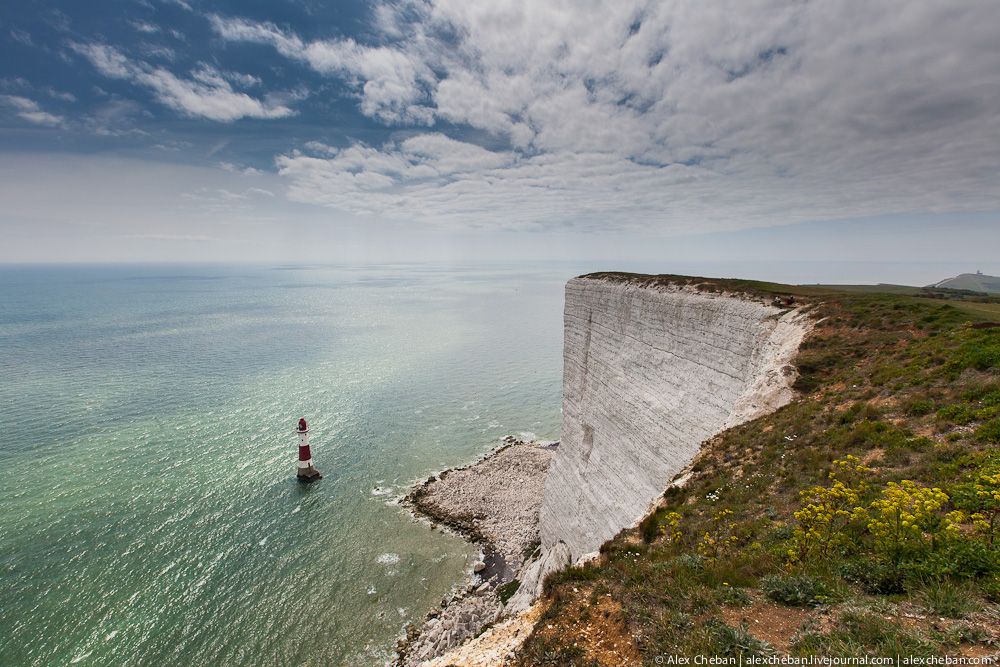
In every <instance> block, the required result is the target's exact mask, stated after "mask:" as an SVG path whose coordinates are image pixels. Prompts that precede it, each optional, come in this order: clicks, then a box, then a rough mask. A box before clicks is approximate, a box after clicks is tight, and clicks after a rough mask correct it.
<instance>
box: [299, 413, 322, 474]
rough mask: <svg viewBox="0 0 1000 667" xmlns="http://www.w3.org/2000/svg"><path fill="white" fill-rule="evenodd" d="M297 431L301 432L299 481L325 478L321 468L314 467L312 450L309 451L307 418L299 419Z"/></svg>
mask: <svg viewBox="0 0 1000 667" xmlns="http://www.w3.org/2000/svg"><path fill="white" fill-rule="evenodd" d="M295 432H296V433H298V434H299V470H298V477H299V481H300V482H315V481H316V480H317V479H323V475H321V474H319V470H316V468H314V467H313V458H312V452H311V451H309V424H307V423H306V420H305V418H302V419H300V420H299V427H298V428H297V429H296V430H295Z"/></svg>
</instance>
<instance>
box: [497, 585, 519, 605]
mask: <svg viewBox="0 0 1000 667" xmlns="http://www.w3.org/2000/svg"><path fill="white" fill-rule="evenodd" d="M520 587H521V582H520V581H518V580H517V579H512V580H511V581H508V582H507V583H506V584H503V585H502V586H497V597H498V598H500V602H502V603H503V604H507V601H508V600H510V599H511V598H512V597H514V593H517V589H519V588H520Z"/></svg>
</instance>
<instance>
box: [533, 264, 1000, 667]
mask: <svg viewBox="0 0 1000 667" xmlns="http://www.w3.org/2000/svg"><path fill="white" fill-rule="evenodd" d="M624 279H630V278H629V277H628V276H625V277H624ZM636 279H637V280H639V278H636ZM641 280H645V281H646V283H644V284H648V283H649V280H660V281H664V282H676V281H678V280H682V279H679V278H677V277H673V276H667V277H657V278H648V277H645V278H642V279H641ZM683 280H684V281H685V282H687V283H688V284H692V285H694V286H696V287H698V288H699V289H707V290H726V291H739V292H744V293H751V294H753V295H755V296H764V297H766V298H771V297H773V296H775V295H778V296H781V297H784V298H786V300H787V297H789V296H792V297H794V300H795V305H797V306H799V307H803V308H805V309H807V310H809V312H810V313H811V314H812V315H813V317H814V318H815V320H816V326H815V328H814V329H813V331H812V333H811V334H810V336H809V337H808V338H807V340H806V341H805V342H804V343H803V345H802V347H801V349H800V352H799V355H798V357H797V360H796V363H797V366H798V378H797V380H796V383H795V387H796V389H798V390H799V392H800V397H799V398H798V399H797V400H795V401H793V402H792V403H790V404H788V405H786V406H784V407H783V408H781V409H779V410H777V411H776V412H774V413H772V414H769V415H766V416H764V417H761V418H759V419H757V420H754V421H752V422H749V423H746V424H743V425H741V426H738V427H735V428H733V429H730V430H728V431H726V432H724V433H722V434H720V435H718V436H716V437H715V438H713V439H711V440H710V441H708V442H707V443H705V444H704V446H703V447H702V451H701V453H700V454H699V456H698V457H697V458H696V459H695V461H694V463H693V464H692V466H691V469H690V473H691V475H690V478H689V479H688V480H687V481H686V483H684V484H683V485H679V486H673V487H671V488H669V489H668V490H667V491H666V493H665V494H664V496H663V499H662V501H661V503H660V505H659V507H658V508H657V509H656V510H655V511H654V512H653V513H652V514H650V515H649V516H648V517H647V518H646V519H645V520H644V521H643V522H642V523H641V524H640V525H639V526H638V527H636V528H634V529H629V530H625V531H623V532H622V533H621V534H619V535H618V536H617V537H616V538H615V539H613V540H611V541H609V542H607V543H606V544H605V545H604V546H603V548H602V549H601V555H600V557H599V558H598V559H597V560H596V561H593V562H590V563H588V564H585V565H583V566H578V567H573V568H570V569H567V570H564V571H561V572H558V573H556V574H554V575H552V576H550V577H549V579H548V580H547V581H546V585H545V591H546V593H545V597H544V601H543V604H544V605H546V607H545V612H544V614H543V617H542V620H541V622H539V623H538V625H537V626H536V629H535V631H534V633H533V634H532V636H531V637H530V638H529V640H528V641H527V642H526V643H525V645H524V646H523V647H522V649H521V651H520V652H519V655H518V660H519V663H520V664H522V665H533V664H562V665H594V664H598V665H619V664H657V663H656V658H657V656H665V655H691V656H693V655H705V654H709V655H719V656H724V655H729V656H738V655H743V656H744V657H746V656H750V655H759V656H764V655H773V654H776V653H779V654H788V655H793V656H807V655H816V654H822V655H838V656H861V655H880V656H889V657H891V658H893V659H902V658H905V657H906V656H932V655H933V656H939V655H965V656H983V655H990V654H992V653H995V652H997V651H1000V535H998V533H1000V449H998V447H997V445H998V444H1000V325H997V324H995V322H997V321H1000V302H998V301H997V300H996V299H992V298H990V297H978V296H970V295H968V294H964V293H961V294H955V295H953V296H954V298H950V297H951V296H952V295H949V293H948V292H947V291H946V290H944V291H943V290H933V291H930V292H926V293H922V292H920V291H919V290H916V291H914V292H913V293H907V292H903V291H901V290H890V291H886V292H878V291H871V290H862V289H854V288H849V287H841V288H821V287H811V288H792V287H787V286H780V285H771V284H764V283H752V282H747V281H701V280H698V279H683ZM598 610H599V613H598ZM611 646H614V647H617V648H615V649H614V650H611V649H609V647H611ZM622 646H625V647H626V648H625V649H623V648H621V647H622ZM553 661H555V662H553Z"/></svg>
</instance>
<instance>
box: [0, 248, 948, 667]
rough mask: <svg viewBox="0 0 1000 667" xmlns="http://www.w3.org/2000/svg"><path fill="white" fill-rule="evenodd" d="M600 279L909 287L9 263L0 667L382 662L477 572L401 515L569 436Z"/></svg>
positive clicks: (448, 544) (0, 501) (553, 269)
mask: <svg viewBox="0 0 1000 667" xmlns="http://www.w3.org/2000/svg"><path fill="white" fill-rule="evenodd" d="M600 268H631V269H634V270H646V271H665V272H674V273H693V274H696V275H723V276H724V275H743V276H747V277H760V278H771V279H774V280H790V281H800V282H818V281H820V280H823V281H824V282H850V281H852V279H853V281H855V282H860V281H861V280H864V279H865V278H868V279H872V278H874V279H876V280H886V281H887V282H894V281H893V280H892V278H893V277H894V276H897V275H899V271H898V270H897V271H895V272H894V271H893V268H892V267H888V268H887V267H886V266H885V265H883V264H873V265H869V266H867V268H866V269H864V271H867V272H868V273H864V271H861V272H858V271H855V273H853V274H851V273H849V272H845V271H844V270H843V269H842V268H837V267H827V269H826V270H825V273H824V272H822V271H819V270H818V268H817V266H816V265H810V264H795V265H787V266H785V267H784V268H782V267H780V266H778V265H776V264H775V263H766V264H760V265H755V266H744V267H736V266H734V265H732V264H727V265H719V266H712V265H683V264H677V263H674V264H669V265H656V264H646V265H636V266H627V267H623V265H622V264H621V263H612V264H608V263H604V264H601V263H590V264H586V265H582V264H581V265H575V264H574V265H569V264H546V263H504V264H478V265H470V266H454V265H428V264H417V265H412V264H411V265H407V264H391V265H360V266H359V265H349V266H348V265H329V266H327V265H324V266H300V265H293V266H277V265H276V266H203V265H158V266H157V265H150V266H138V265H117V266H116V265H111V266H94V265H88V266H72V265H71V266H0V665H2V666H3V667H21V666H38V667H49V666H51V665H73V664H79V665H114V666H116V667H117V666H127V665H143V666H145V665H151V666H159V665H171V666H173V665H179V666H188V665H193V666H199V667H200V666H202V665H204V666H212V667H226V666H229V665H275V666H284V665H296V666H299V665H324V666H326V665H381V664H384V663H385V661H386V660H387V659H389V657H390V656H391V652H392V649H393V647H394V644H395V641H396V639H397V638H398V636H399V634H400V632H401V630H402V629H403V628H404V626H405V625H406V624H407V623H410V622H419V621H420V619H422V617H423V616H424V614H425V613H426V612H427V611H428V610H429V609H431V608H432V607H433V606H435V605H436V604H438V603H439V602H440V600H441V598H442V597H444V596H446V595H448V594H449V592H450V591H452V590H453V589H454V588H455V587H456V586H461V585H463V583H464V582H465V581H466V576H467V573H468V572H469V570H470V568H471V567H472V566H473V564H474V562H475V560H476V559H477V557H478V551H477V550H476V549H475V548H473V547H472V546H470V545H468V544H467V543H465V542H464V541H463V540H462V539H460V538H458V537H456V536H454V535H450V534H446V533H443V532H440V531H432V530H430V529H429V528H428V526H427V525H425V524H422V523H419V522H417V521H415V520H414V519H413V518H412V517H411V516H410V515H409V514H408V513H407V512H406V511H405V509H404V508H402V507H401V506H400V505H399V503H398V499H399V497H400V496H401V495H402V494H404V493H405V492H406V491H407V490H408V489H409V488H410V487H411V485H412V484H414V483H415V482H417V481H420V480H422V479H425V478H426V477H427V476H429V475H431V474H434V473H435V472H438V471H440V470H442V469H444V468H446V467H451V466H455V465H459V464H463V463H467V462H469V461H472V460H475V459H476V458H478V457H479V456H481V455H483V454H484V453H486V452H488V451H489V450H490V449H491V448H493V447H494V446H496V445H497V444H498V442H499V440H500V438H501V437H503V436H504V435H507V434H515V435H518V434H522V435H523V436H524V437H537V438H539V439H555V438H558V432H559V420H560V401H561V376H562V300H563V286H564V283H565V281H566V280H567V279H568V278H570V277H572V276H573V275H577V274H579V273H583V272H585V271H587V270H596V269H600ZM855 269H857V267H855ZM907 271H909V273H908V274H907V275H908V276H911V277H912V279H920V280H926V281H927V282H930V280H931V279H933V278H934V277H936V276H938V275H940V277H941V278H943V277H946V276H947V275H954V273H955V272H957V271H954V269H953V268H944V267H930V269H928V268H927V267H923V268H919V269H918V268H914V267H910V268H909V269H907ZM952 271H954V272H952ZM837 278H841V280H837ZM811 279H815V280H811ZM938 279H940V278H938ZM899 282H903V281H902V280H900V281H899ZM300 417H305V418H306V419H307V420H308V421H309V425H310V437H311V444H312V449H313V458H314V462H315V465H316V466H317V467H318V468H319V470H320V471H321V472H322V474H323V479H322V480H320V481H318V482H316V483H314V484H311V485H303V484H300V483H298V482H297V481H296V479H295V469H296V458H297V437H296V434H295V433H294V429H295V425H296V422H297V420H298V419H299V418H300Z"/></svg>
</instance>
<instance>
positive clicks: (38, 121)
mask: <svg viewBox="0 0 1000 667" xmlns="http://www.w3.org/2000/svg"><path fill="white" fill-rule="evenodd" d="M0 104H3V105H4V106H6V107H8V108H10V109H13V110H14V112H15V113H16V114H17V115H18V117H19V118H21V119H23V120H26V121H28V122H29V123H34V124H35V125H47V126H50V127H58V126H61V125H62V124H63V121H64V120H65V119H64V118H63V117H62V116H59V115H56V114H53V113H49V112H47V111H43V110H42V108H41V107H40V106H39V105H38V103H37V102H35V101H34V100H31V99H28V98H27V97H21V96H20V95H0Z"/></svg>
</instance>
